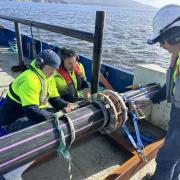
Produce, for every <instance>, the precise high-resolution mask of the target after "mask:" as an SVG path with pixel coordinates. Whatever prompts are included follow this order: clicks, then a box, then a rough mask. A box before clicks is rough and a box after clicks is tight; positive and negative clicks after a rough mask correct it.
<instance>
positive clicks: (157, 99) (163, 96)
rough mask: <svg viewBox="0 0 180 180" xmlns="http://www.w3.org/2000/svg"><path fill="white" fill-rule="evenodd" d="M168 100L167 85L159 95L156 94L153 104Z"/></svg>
mask: <svg viewBox="0 0 180 180" xmlns="http://www.w3.org/2000/svg"><path fill="white" fill-rule="evenodd" d="M165 99H166V84H164V86H163V87H162V88H161V89H160V90H159V92H158V93H156V94H155V95H154V96H153V97H152V98H151V100H152V102H153V103H154V104H156V103H160V102H161V101H164V100H165Z"/></svg>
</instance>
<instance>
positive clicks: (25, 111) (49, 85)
mask: <svg viewBox="0 0 180 180" xmlns="http://www.w3.org/2000/svg"><path fill="white" fill-rule="evenodd" d="M60 61H61V60H60V58H59V56H58V55H57V54H56V53H55V52H54V51H52V50H44V51H42V52H41V53H40V54H39V55H38V57H37V58H36V59H35V60H33V61H32V63H31V65H30V66H29V68H28V70H26V71H24V72H23V73H21V74H20V75H19V76H17V78H16V79H15V80H14V81H13V82H12V84H11V85H10V86H9V91H8V94H7V96H6V100H5V102H4V103H3V105H2V106H1V107H0V127H1V126H6V127H7V129H8V131H9V132H12V131H16V130H19V129H22V128H25V127H27V126H31V125H33V124H36V123H38V122H42V121H45V120H47V119H48V118H50V117H52V116H53V115H54V114H53V113H51V112H48V111H47V110H46V107H47V106H48V101H49V102H50V104H51V105H52V106H53V107H54V108H55V109H56V110H62V109H63V108H65V107H68V108H69V109H70V108H71V107H70V105H71V104H69V103H68V102H67V101H64V100H63V99H61V98H60V95H59V93H58V91H57V88H56V84H55V81H54V78H53V76H52V75H53V74H54V72H55V71H56V69H57V68H59V65H60ZM22 117H25V120H24V118H22ZM19 119H20V120H19ZM16 120H18V121H19V122H18V123H15V125H14V126H13V125H12V124H14V122H16Z"/></svg>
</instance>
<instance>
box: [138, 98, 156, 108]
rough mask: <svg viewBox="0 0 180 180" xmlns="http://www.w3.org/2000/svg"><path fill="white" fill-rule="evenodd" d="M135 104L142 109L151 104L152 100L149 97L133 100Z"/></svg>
mask: <svg viewBox="0 0 180 180" xmlns="http://www.w3.org/2000/svg"><path fill="white" fill-rule="evenodd" d="M135 104H136V105H137V106H139V107H140V108H142V109H144V108H146V107H148V106H151V105H152V104H153V102H152V100H151V99H149V98H144V99H137V100H136V101H135Z"/></svg>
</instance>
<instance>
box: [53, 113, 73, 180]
mask: <svg viewBox="0 0 180 180" xmlns="http://www.w3.org/2000/svg"><path fill="white" fill-rule="evenodd" d="M64 117H66V119H67V121H68V123H69V127H70V130H71V141H70V143H69V144H68V145H67V144H66V140H65V135H64V132H63V129H62V128H61V126H60V121H59V118H56V120H55V122H56V127H57V129H58V132H59V135H60V144H59V148H58V149H57V152H58V155H59V156H61V155H62V156H63V158H64V159H65V160H67V162H68V171H69V179H70V180H72V158H71V154H70V152H69V150H70V148H71V144H72V143H73V142H74V140H75V129H74V125H73V123H72V121H71V119H70V118H69V117H68V116H67V115H64Z"/></svg>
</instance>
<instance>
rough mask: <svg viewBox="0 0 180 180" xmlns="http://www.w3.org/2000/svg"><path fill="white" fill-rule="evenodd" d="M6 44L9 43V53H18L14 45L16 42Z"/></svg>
mask: <svg viewBox="0 0 180 180" xmlns="http://www.w3.org/2000/svg"><path fill="white" fill-rule="evenodd" d="M8 43H9V47H10V51H12V52H13V53H17V52H18V50H17V44H16V41H15V40H14V41H12V42H11V41H10V40H9V41H8Z"/></svg>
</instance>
